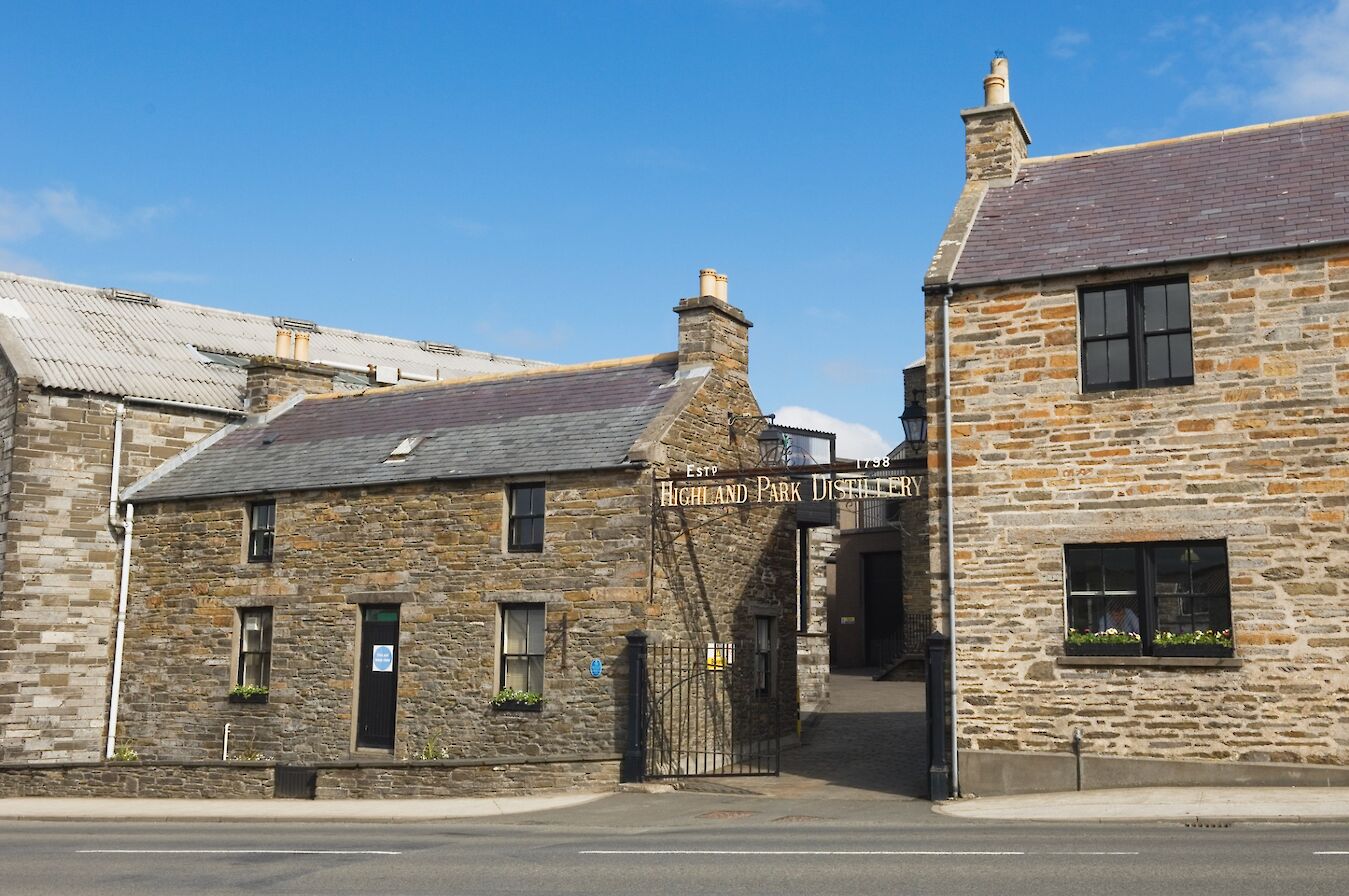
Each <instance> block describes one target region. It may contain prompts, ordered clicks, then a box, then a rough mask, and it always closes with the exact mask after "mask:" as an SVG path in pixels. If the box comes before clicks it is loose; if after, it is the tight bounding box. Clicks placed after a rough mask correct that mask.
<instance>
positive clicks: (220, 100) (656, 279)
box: [0, 0, 1349, 453]
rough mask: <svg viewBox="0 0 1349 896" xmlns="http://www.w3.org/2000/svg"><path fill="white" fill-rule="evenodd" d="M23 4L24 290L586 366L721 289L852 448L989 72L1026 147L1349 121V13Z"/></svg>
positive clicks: (1, 60) (759, 359) (9, 209)
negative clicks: (125, 293) (1014, 114)
mask: <svg viewBox="0 0 1349 896" xmlns="http://www.w3.org/2000/svg"><path fill="white" fill-rule="evenodd" d="M4 10H5V33H6V38H7V39H6V41H5V51H4V53H3V54H0V120H3V121H4V122H5V123H6V134H5V138H4V140H3V141H0V269H3V270H11V271H18V272H21V273H30V274H35V275H39V276H48V277H53V278H56V279H60V280H67V281H72V282H76V283H84V284H90V285H95V286H119V287H122V288H126V289H134V290H140V291H146V292H152V293H155V294H157V295H160V296H163V297H166V298H174V299H180V300H183V301H190V302H197V303H201V304H207V305H218V306H224V307H230V308H238V309H240V310H245V311H252V312H258V313H263V314H282V315H286V316H290V317H299V318H307V319H313V320H317V321H319V322H320V324H328V325H330V326H340V327H348V328H353V329H360V330H370V331H375V332H385V333H390V334H393V335H398V336H405V337H409V338H417V339H432V340H436V341H442V342H454V343H458V344H461V345H465V346H468V347H472V348H478V349H482V350H487V351H495V352H499V353H505V354H514V355H523V356H527V357H533V358H541V359H546V360H553V361H559V362H575V361H585V360H593V359H598V358H608V357H621V356H626V355H635V354H644V353H648V352H655V351H665V350H669V349H671V348H673V346H674V332H675V331H674V327H675V319H674V315H673V314H672V313H671V310H670V309H671V307H672V306H673V305H674V303H675V302H676V301H677V300H678V299H679V298H680V297H682V296H686V295H690V294H692V293H693V292H694V291H695V287H696V285H697V271H698V269H699V268H700V267H704V266H711V267H716V268H718V269H719V270H721V271H723V272H725V273H727V274H728V275H729V277H730V299H731V301H732V303H733V304H736V305H738V306H740V307H741V308H743V309H744V310H745V312H746V314H747V315H748V316H749V317H750V319H751V320H753V321H754V323H755V324H756V326H755V329H754V330H753V332H752V334H751V340H752V341H751V352H752V362H751V365H752V366H751V377H752V380H753V383H754V386H755V390H756V392H757V394H758V396H759V398H760V401H761V403H762V404H763V405H764V407H765V409H766V410H778V409H782V408H783V407H785V406H788V407H795V408H800V409H804V410H800V411H796V412H793V413H792V414H791V415H790V416H793V418H794V419H795V420H796V421H797V422H800V423H804V424H807V425H816V426H825V427H826V428H828V427H830V426H832V425H833V424H832V423H830V421H829V420H828V419H827V418H826V417H822V416H820V415H828V416H829V417H833V418H836V419H837V420H838V421H841V424H840V425H839V428H840V431H841V432H842V433H843V434H844V437H845V440H844V442H843V444H844V445H845V446H846V447H849V448H851V449H852V451H853V452H854V453H862V452H870V451H877V450H882V449H883V448H884V447H885V446H886V444H887V443H891V444H892V443H894V442H895V441H897V440H898V438H899V426H898V423H897V420H896V417H897V415H898V413H899V411H900V410H901V408H902V404H903V396H902V394H901V389H900V370H901V369H902V367H903V366H904V364H906V363H907V362H909V361H911V360H913V359H914V358H916V357H918V356H919V355H920V354H921V353H922V317H921V313H920V309H921V301H922V300H921V293H920V291H919V287H920V284H921V281H922V276H923V272H924V270H925V268H926V265H927V262H928V259H929V257H930V255H931V252H932V249H933V248H934V247H935V245H936V242H937V239H938V237H939V235H940V233H941V231H942V228H943V227H944V225H945V223H946V218H947V216H948V215H949V213H950V210H951V206H952V203H953V202H954V200H955V198H956V195H957V194H958V193H959V190H960V186H961V181H962V178H963V157H962V142H961V141H962V130H961V121H960V117H959V115H958V112H959V110H960V109H962V108H966V107H970V106H976V105H978V104H979V103H980V102H981V101H982V93H981V82H982V78H983V76H984V74H985V73H986V72H987V65H988V60H989V58H990V56H991V55H992V53H993V51H994V50H1003V51H1004V52H1005V53H1006V54H1007V56H1008V57H1009V59H1010V64H1011V89H1012V98H1013V100H1014V101H1015V102H1016V103H1017V105H1018V107H1019V108H1020V110H1021V113H1022V116H1023V118H1024V119H1025V122H1026V125H1027V127H1028V129H1029V130H1030V133H1031V136H1032V138H1033V144H1032V146H1031V152H1032V154H1034V155H1048V154H1053V153H1058V152H1064V151H1070V150H1076V149H1087V148H1093V147H1098V146H1106V145H1115V144H1120V143H1130V142H1136V141H1140V140H1149V139H1155V138H1160V137H1167V136H1174V135H1179V134H1186V133H1193V132H1198V131H1205V130H1213V129H1218V128H1225V127H1233V126H1237V125H1242V124H1250V123H1254V122H1259V121H1268V120H1274V119H1278V118H1287V117H1292V116H1296V115H1306V114H1315V113H1321V112H1330V111H1340V110H1344V109H1349V62H1346V58H1345V48H1346V47H1349V0H1317V2H1312V0H1305V2H1298V0H1291V2H1290V0H1285V2H1278V3H1256V2H1241V0H1220V2H1177V0H1172V2H1160V3H1149V2H1140V3H1132V4H1127V5H1121V4H1101V3H1044V4H1034V3H1017V4H1011V3H1007V2H1002V3H987V4H984V3H962V4H959V5H948V4H934V3H910V2H899V0H894V2H881V3H865V2H847V3H845V2H832V0H684V2H677V3H676V2H637V0H634V2H571V3H543V2H532V3H523V2H522V3H509V2H500V3H448V2H445V3H426V4H414V3H378V4H376V3H371V4H337V3H328V4H303V3H284V4H278V3H274V2H273V3H249V2H236V3H231V4H212V5H209V6H208V5H206V4H181V3H171V4H169V3H166V4H147V3H134V2H130V3H126V4H90V5H83V4H73V3H60V2H52V3H41V4H38V3H22V4H21V3H17V2H7V3H5V6H4Z"/></svg>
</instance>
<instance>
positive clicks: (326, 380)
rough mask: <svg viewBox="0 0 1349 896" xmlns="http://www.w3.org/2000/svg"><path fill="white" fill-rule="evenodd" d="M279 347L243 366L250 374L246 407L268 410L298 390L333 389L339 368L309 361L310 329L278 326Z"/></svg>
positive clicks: (250, 410) (252, 411)
mask: <svg viewBox="0 0 1349 896" xmlns="http://www.w3.org/2000/svg"><path fill="white" fill-rule="evenodd" d="M276 350H277V352H278V354H277V355H276V356H258V357H255V358H253V359H251V360H250V361H249V362H248V364H247V365H245V366H244V370H245V371H247V374H248V379H247V381H246V384H245V386H244V410H245V411H247V412H248V413H250V414H262V413H266V412H267V411H270V410H271V409H272V408H274V407H276V406H277V405H279V404H281V403H282V402H283V401H285V400H286V399H287V398H290V397H291V396H292V395H294V394H296V393H297V392H305V393H307V394H309V395H318V394H320V393H323V392H331V391H333V376H334V375H335V374H336V373H337V371H335V370H333V369H332V368H331V367H324V366H322V365H321V364H313V363H310V361H309V334H308V333H292V332H290V331H289V330H282V329H278V330H277V331H276ZM282 352H284V353H285V354H284V355H282V354H281V353H282ZM297 354H303V355H304V358H303V359H299V358H297V357H296V355H297Z"/></svg>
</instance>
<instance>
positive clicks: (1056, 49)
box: [1049, 28, 1091, 59]
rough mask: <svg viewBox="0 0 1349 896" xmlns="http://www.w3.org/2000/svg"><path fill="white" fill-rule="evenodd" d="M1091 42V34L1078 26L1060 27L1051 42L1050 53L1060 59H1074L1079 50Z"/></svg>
mask: <svg viewBox="0 0 1349 896" xmlns="http://www.w3.org/2000/svg"><path fill="white" fill-rule="evenodd" d="M1090 42H1091V35H1090V34H1088V33H1087V32H1085V31H1079V30H1078V29H1076V28H1060V29H1059V31H1058V33H1057V34H1055V35H1054V39H1053V40H1051V41H1050V42H1049V55H1051V56H1054V57H1057V58H1059V59H1072V58H1073V57H1074V56H1076V55H1077V51H1078V50H1080V49H1082V48H1083V47H1085V46H1086V45H1087V44H1088V43H1090Z"/></svg>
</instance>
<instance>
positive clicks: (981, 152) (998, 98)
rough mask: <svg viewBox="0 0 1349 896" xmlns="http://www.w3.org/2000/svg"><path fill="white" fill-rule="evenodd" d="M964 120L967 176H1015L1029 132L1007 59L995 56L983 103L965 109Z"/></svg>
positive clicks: (986, 177) (1028, 139)
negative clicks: (1014, 96)
mask: <svg viewBox="0 0 1349 896" xmlns="http://www.w3.org/2000/svg"><path fill="white" fill-rule="evenodd" d="M960 117H961V118H963V119H964V120H965V179H966V180H1003V179H1006V178H1012V177H1016V172H1017V169H1018V168H1020V167H1021V161H1022V160H1023V159H1025V158H1026V147H1027V146H1028V145H1030V134H1028V133H1026V125H1025V124H1024V123H1023V122H1022V121H1021V114H1020V113H1019V112H1017V111H1016V105H1015V104H1014V103H1013V102H1012V93H1011V88H1010V86H1009V82H1008V78H1007V59H1006V58H1005V57H1003V56H1001V55H998V56H995V57H994V58H993V61H992V63H990V64H989V73H988V76H987V77H985V78H984V104H983V105H982V106H979V107H978V108H976V109H963V110H961V112H960Z"/></svg>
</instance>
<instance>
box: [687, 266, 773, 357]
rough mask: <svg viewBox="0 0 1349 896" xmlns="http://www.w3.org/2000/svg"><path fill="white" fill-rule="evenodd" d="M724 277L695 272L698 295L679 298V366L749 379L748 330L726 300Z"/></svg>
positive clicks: (714, 272)
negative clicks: (704, 368) (716, 369)
mask: <svg viewBox="0 0 1349 896" xmlns="http://www.w3.org/2000/svg"><path fill="white" fill-rule="evenodd" d="M726 287H727V278H726V275H725V274H718V273H717V272H716V271H714V270H712V269H711V268H704V269H703V270H701V271H699V272H698V292H699V295H697V296H693V297H692V298H687V299H681V300H680V301H679V304H678V305H676V306H675V309H674V310H675V314H678V315H679V367H680V369H688V368H692V367H703V366H709V365H710V366H713V367H716V368H719V369H720V370H722V371H726V372H731V373H734V374H737V375H739V376H740V377H742V378H746V379H747V378H748V377H749V328H750V327H752V326H754V325H753V324H752V323H750V322H749V321H748V320H746V319H745V314H744V312H742V311H741V310H740V309H739V308H736V307H735V306H734V305H730V304H728V303H727V301H726Z"/></svg>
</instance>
